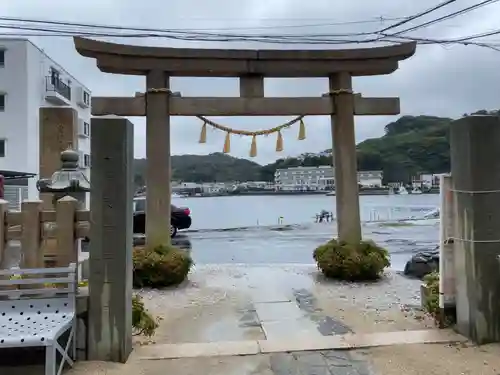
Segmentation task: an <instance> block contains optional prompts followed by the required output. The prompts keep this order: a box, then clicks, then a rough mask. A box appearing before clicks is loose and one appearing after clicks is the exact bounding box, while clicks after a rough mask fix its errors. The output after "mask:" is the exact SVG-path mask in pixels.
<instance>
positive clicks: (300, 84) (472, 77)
mask: <svg viewBox="0 0 500 375" xmlns="http://www.w3.org/2000/svg"><path fill="white" fill-rule="evenodd" d="M439 2H440V0H421V1H414V0H400V1H394V0H378V1H368V0H353V1H347V2H344V1H343V2H340V1H332V0H314V1H304V0H210V1H207V0H169V1H159V0H142V1H137V0H85V1H77V2H75V1H67V0H66V1H63V0H49V1H40V0H15V1H14V0H0V14H1V15H2V16H4V17H22V18H36V19H44V20H59V21H69V22H80V23H92V24H106V25H118V26H125V27H148V28H163V29H166V28H168V29H204V30H207V31H217V30H223V32H237V33H273V34H284V33H295V34H297V33H304V34H308V33H351V32H363V31H373V30H377V29H380V28H382V27H384V26H388V25H390V24H391V23H394V22H395V21H381V19H382V20H383V19H388V18H398V17H406V16H409V15H412V14H415V13H417V12H419V11H422V10H424V9H426V8H430V7H432V6H434V5H437V4H438V3H439ZM478 2H479V0H458V1H456V2H455V3H453V4H451V5H449V6H446V7H444V8H442V9H441V10H439V11H437V12H434V13H432V14H430V15H428V16H426V17H422V18H419V19H418V20H415V21H413V22H411V23H409V24H406V25H405V26H403V27H402V28H407V27H409V26H412V25H418V24H421V23H423V22H425V21H428V20H431V19H433V18H436V17H439V16H442V15H445V14H448V13H451V12H453V11H455V10H459V9H462V8H465V7H467V6H470V5H473V4H475V3H478ZM499 14H500V3H496V4H492V5H489V6H486V7H484V8H481V9H478V10H475V11H473V12H470V13H467V14H465V15H462V16H460V17H456V18H453V19H451V20H448V21H445V22H442V23H438V24H436V25H433V26H430V27H427V28H423V29H420V30H418V31H415V32H413V33H410V34H409V35H412V36H418V37H428V38H440V39H446V38H455V37H461V36H467V35H470V34H475V33H480V32H485V31H490V30H493V29H495V28H498V24H499V23H498V20H499V16H498V15H499ZM349 21H371V22H365V23H357V24H341V23H345V22H349ZM339 23H340V24H339ZM397 30H398V29H394V30H392V31H397ZM30 39H32V40H33V41H34V42H35V43H36V44H37V45H39V46H40V47H41V48H43V49H44V50H45V51H46V52H47V54H48V55H49V56H51V57H52V58H53V59H54V60H56V61H57V62H58V63H59V64H61V65H62V66H64V67H65V68H66V69H67V70H68V71H69V72H70V73H72V74H73V75H74V76H76V77H77V78H78V79H79V80H80V81H82V82H83V83H84V84H85V85H87V86H88V87H89V88H91V90H92V94H93V95H94V96H106V95H109V96H132V95H133V94H134V93H135V92H136V91H143V90H144V85H145V80H144V79H143V78H141V77H130V76H119V75H111V74H105V73H101V72H100V71H99V70H98V69H97V68H96V66H95V62H94V61H93V60H91V59H87V58H84V57H82V56H80V55H78V54H77V53H76V52H75V49H74V46H73V43H72V39H71V38H63V37H30ZM491 40H493V41H497V40H500V35H499V36H498V37H496V39H495V37H491ZM113 41H118V42H123V43H129V44H142V45H163V46H171V47H179V46H182V47H193V48H196V47H202V48H214V47H217V48H287V47H286V46H279V45H278V46H276V45H268V44H265V45H263V44H258V43H238V44H235V43H232V44H231V43H214V42H179V41H172V40H168V39H121V40H116V39H114V40H113ZM301 47H302V46H300V45H299V46H297V45H296V46H294V48H301ZM342 47H343V46H339V45H336V46H331V47H329V48H342ZM344 47H345V46H344ZM289 48H291V47H289ZM305 48H312V47H308V46H306V47H305ZM316 48H317V47H316ZM326 48H328V47H326ZM499 63H500V52H497V51H494V50H491V49H487V48H480V47H475V46H446V47H444V46H440V45H433V46H425V45H423V46H419V47H418V48H417V53H416V55H415V56H414V57H412V58H410V59H409V60H406V61H403V62H402V63H401V64H400V68H399V70H398V71H397V72H396V73H393V74H392V75H389V76H380V77H369V78H364V77H360V78H356V79H355V80H354V89H355V91H356V92H359V93H362V94H363V96H379V97H380V96H399V97H400V98H401V111H402V113H401V114H411V115H419V114H429V115H440V116H451V117H458V116H460V115H461V114H462V113H464V112H471V111H474V110H477V109H483V108H486V109H497V108H500V103H499V101H498V99H499V92H500V91H499V89H498V87H499V83H500V69H499V67H500V64H499ZM172 86H173V87H172V89H173V90H174V91H181V92H182V94H183V95H185V96H237V95H238V92H239V91H238V82H237V80H236V79H215V78H214V79H212V78H210V79H202V78H182V79H181V78H178V79H174V80H173V84H172ZM265 89H266V95H268V96H319V95H321V94H322V93H324V92H326V91H327V82H326V79H267V80H266V86H265ZM396 118H397V117H391V116H388V117H385V116H384V117H370V118H368V117H363V118H361V117H358V118H357V119H356V137H357V140H358V141H362V140H364V139H366V138H371V137H378V136H380V135H382V134H383V127H384V125H385V124H387V123H388V122H390V121H393V120H395V119H396ZM131 120H132V121H133V122H134V124H135V152H136V156H137V157H144V156H145V135H144V134H145V121H144V119H142V118H131ZM214 120H216V121H217V122H219V123H222V124H225V125H228V126H231V127H233V128H238V129H249V130H257V129H262V128H269V127H272V126H275V125H279V124H281V123H283V122H285V121H286V120H288V119H287V118H282V117H267V118H261V117H251V118H236V117H232V118H217V119H214ZM306 125H307V139H306V140H304V141H298V140H297V139H296V138H297V131H298V129H297V127H295V128H292V129H290V130H288V131H286V132H285V133H284V148H285V150H284V151H283V152H282V153H279V154H278V153H276V152H275V150H274V148H275V138H274V137H269V138H263V139H260V140H259V142H258V157H257V158H255V159H254V160H255V161H257V162H259V163H268V162H271V161H273V160H275V159H276V158H278V157H283V156H288V155H297V154H299V153H302V152H317V151H320V150H324V149H326V148H330V147H331V141H330V140H331V138H330V124H329V118H326V117H325V118H323V117H314V118H313V117H308V118H306ZM200 127H201V123H200V122H199V120H197V119H196V118H189V117H182V118H175V119H174V120H173V122H172V151H173V153H174V154H186V153H189V154H206V153H211V152H218V151H221V150H222V146H223V142H224V134H221V133H220V132H218V131H214V132H211V131H209V133H208V142H207V144H203V145H200V144H198V138H199V132H200ZM231 142H232V144H231V154H232V155H233V156H238V157H248V151H249V148H250V139H247V138H236V137H234V138H233V139H232V140H231Z"/></svg>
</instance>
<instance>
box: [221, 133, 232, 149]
mask: <svg viewBox="0 0 500 375" xmlns="http://www.w3.org/2000/svg"><path fill="white" fill-rule="evenodd" d="M223 152H224V153H225V154H228V153H230V152H231V133H229V132H227V133H226V140H225V141H224V150H223Z"/></svg>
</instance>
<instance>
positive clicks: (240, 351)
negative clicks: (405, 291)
mask: <svg viewBox="0 0 500 375" xmlns="http://www.w3.org/2000/svg"><path fill="white" fill-rule="evenodd" d="M465 341H467V339H466V338H465V337H464V336H461V335H459V334H457V333H455V332H453V331H452V330H423V331H400V332H380V333H372V334H346V335H338V336H324V337H317V336H303V337H301V338H296V339H294V340H290V339H283V340H258V341H240V342H212V343H189V344H163V345H151V346H143V347H138V348H136V349H135V355H136V356H137V358H138V359H141V360H151V359H173V358H193V357H214V356H223V355H252V354H254V355H255V354H259V353H264V354H265V353H268V354H269V353H281V352H292V351H293V352H301V351H312V350H349V349H357V348H368V347H377V346H390V345H405V344H435V343H450V342H465Z"/></svg>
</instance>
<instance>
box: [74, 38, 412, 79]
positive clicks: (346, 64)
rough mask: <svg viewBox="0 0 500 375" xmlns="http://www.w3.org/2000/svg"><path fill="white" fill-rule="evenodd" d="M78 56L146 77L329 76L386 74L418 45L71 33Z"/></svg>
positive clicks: (119, 71) (108, 68)
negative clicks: (167, 42)
mask: <svg viewBox="0 0 500 375" xmlns="http://www.w3.org/2000/svg"><path fill="white" fill-rule="evenodd" d="M74 42H75V48H76V50H77V51H78V53H80V54H81V55H82V56H85V57H91V58H95V59H96V61H97V66H98V67H99V69H100V70H101V71H102V72H106V73H116V74H130V75H145V74H147V72H149V71H152V70H162V71H166V72H168V73H169V74H170V75H171V76H192V77H242V76H248V75H260V76H264V77H327V76H331V75H334V74H335V73H338V72H349V73H350V74H351V75H353V76H368V75H379V74H389V73H392V72H394V71H395V70H396V69H397V68H398V62H399V61H401V60H404V59H407V58H409V57H411V56H412V55H413V54H414V53H415V49H416V43H414V42H411V43H404V44H397V45H392V46H385V47H374V48H359V49H339V50H271V49H263V50H245V49H190V48H164V47H143V46H133V45H125V44H116V43H108V42H101V41H97V40H92V39H86V38H80V37H75V38H74Z"/></svg>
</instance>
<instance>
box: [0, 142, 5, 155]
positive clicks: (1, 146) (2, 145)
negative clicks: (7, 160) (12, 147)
mask: <svg viewBox="0 0 500 375" xmlns="http://www.w3.org/2000/svg"><path fill="white" fill-rule="evenodd" d="M4 157H5V139H0V158H4Z"/></svg>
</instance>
